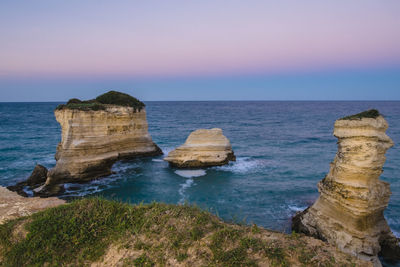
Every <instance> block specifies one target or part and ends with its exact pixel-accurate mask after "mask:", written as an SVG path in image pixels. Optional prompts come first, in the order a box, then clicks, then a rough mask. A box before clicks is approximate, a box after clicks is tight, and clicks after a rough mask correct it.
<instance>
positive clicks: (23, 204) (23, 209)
mask: <svg viewBox="0 0 400 267" xmlns="http://www.w3.org/2000/svg"><path fill="white" fill-rule="evenodd" d="M64 203H65V200H62V199H58V198H55V197H51V198H39V197H33V198H26V197H22V196H20V195H18V194H17V193H14V192H11V191H10V190H8V189H6V188H4V187H1V186H0V224H3V223H4V222H5V221H7V220H11V219H15V218H18V217H21V216H28V215H30V214H32V213H34V212H38V211H41V210H44V209H47V208H51V207H55V206H58V205H61V204H64Z"/></svg>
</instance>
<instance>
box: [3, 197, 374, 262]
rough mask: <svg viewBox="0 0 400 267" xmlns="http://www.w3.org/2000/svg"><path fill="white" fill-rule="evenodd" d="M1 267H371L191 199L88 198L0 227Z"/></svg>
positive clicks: (301, 237) (314, 242) (324, 246)
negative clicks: (228, 218)
mask: <svg viewBox="0 0 400 267" xmlns="http://www.w3.org/2000/svg"><path fill="white" fill-rule="evenodd" d="M0 265H1V266H335V265H337V266H349V267H350V266H352V267H353V266H360V267H367V266H372V264H371V263H368V262H365V261H362V260H359V259H357V258H355V257H353V256H350V255H346V254H344V253H343V252H341V251H339V250H337V249H336V248H335V247H334V246H332V245H329V244H327V243H325V242H322V241H321V240H317V239H314V238H312V237H307V236H304V235H302V234H295V233H294V234H291V235H287V234H283V233H279V232H274V231H270V230H266V229H263V228H262V227H258V226H256V225H252V226H245V225H237V224H229V223H225V222H223V221H221V220H220V219H219V218H218V217H216V216H214V215H212V214H210V213H208V212H206V211H202V210H200V209H199V208H197V207H193V206H189V205H168V204H162V203H152V204H147V205H143V204H140V205H135V206H133V205H129V204H124V203H118V202H114V201H107V200H104V199H97V198H89V199H82V200H78V201H74V202H72V203H69V204H66V205H61V206H59V207H56V208H51V209H47V210H45V211H41V212H38V213H36V214H34V215H32V216H29V217H23V218H19V219H17V220H11V221H8V222H7V223H5V224H3V225H0Z"/></svg>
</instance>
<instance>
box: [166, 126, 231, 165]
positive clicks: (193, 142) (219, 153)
mask: <svg viewBox="0 0 400 267" xmlns="http://www.w3.org/2000/svg"><path fill="white" fill-rule="evenodd" d="M164 160H166V161H168V162H169V163H170V165H171V166H174V167H178V168H198V167H210V166H220V165H224V164H227V163H228V162H229V161H235V160H236V157H235V155H234V153H233V151H232V147H231V144H230V142H229V140H228V138H226V137H225V136H224V135H223V133H222V130H221V129H219V128H214V129H209V130H208V129H199V130H196V131H194V132H192V133H191V134H190V135H189V137H188V138H187V139H186V142H185V143H184V144H183V145H182V146H180V147H178V148H177V149H175V150H173V151H171V152H170V153H169V154H168V156H167V157H165V158H164Z"/></svg>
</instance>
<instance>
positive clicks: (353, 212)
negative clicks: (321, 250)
mask: <svg viewBox="0 0 400 267" xmlns="http://www.w3.org/2000/svg"><path fill="white" fill-rule="evenodd" d="M387 128H388V124H387V122H386V120H385V119H384V118H383V116H381V115H380V114H379V112H378V111H377V110H369V111H366V112H362V113H359V114H356V115H353V116H348V117H345V118H342V119H339V120H337V121H336V122H335V127H334V136H335V137H337V138H338V151H337V153H336V156H335V159H334V160H333V162H332V163H331V167H330V171H329V173H328V174H327V175H326V177H325V178H324V179H323V180H322V181H320V182H319V183H318V191H319V193H320V196H319V198H318V199H317V201H316V202H315V203H314V204H313V205H312V206H311V207H309V208H308V209H306V210H305V211H303V212H302V213H299V214H297V215H296V216H295V217H294V218H293V221H292V228H293V230H295V231H296V232H302V233H305V234H307V235H311V236H314V237H317V238H319V239H322V240H326V241H328V242H329V243H331V244H335V245H336V246H337V247H338V248H339V249H341V250H342V251H344V252H347V253H349V254H352V255H355V256H357V257H359V258H361V259H365V260H370V261H372V262H373V263H374V265H375V266H380V265H381V264H380V262H379V260H378V257H377V256H378V253H382V254H383V255H384V256H387V257H389V258H396V257H400V247H399V246H398V240H397V239H396V237H395V236H394V235H393V233H392V232H391V230H390V228H389V226H388V224H387V222H386V220H385V218H384V216H383V211H384V210H385V208H386V207H387V205H388V202H389V198H390V194H391V191H390V186H389V183H387V182H384V181H381V180H379V176H380V174H381V173H382V167H383V164H384V163H385V160H386V157H385V153H386V150H388V149H389V148H390V147H392V146H393V141H392V140H391V139H390V138H389V137H388V136H387V135H386V133H385V132H386V129H387ZM396 255H397V256H396Z"/></svg>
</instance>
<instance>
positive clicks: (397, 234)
mask: <svg viewBox="0 0 400 267" xmlns="http://www.w3.org/2000/svg"><path fill="white" fill-rule="evenodd" d="M392 232H393V234H394V235H395V236H396V237H397V238H400V233H399V232H396V231H393V230H392Z"/></svg>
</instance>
